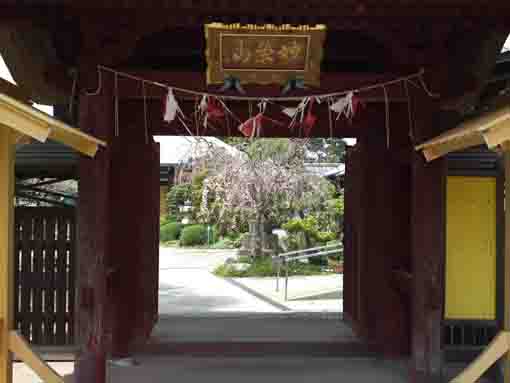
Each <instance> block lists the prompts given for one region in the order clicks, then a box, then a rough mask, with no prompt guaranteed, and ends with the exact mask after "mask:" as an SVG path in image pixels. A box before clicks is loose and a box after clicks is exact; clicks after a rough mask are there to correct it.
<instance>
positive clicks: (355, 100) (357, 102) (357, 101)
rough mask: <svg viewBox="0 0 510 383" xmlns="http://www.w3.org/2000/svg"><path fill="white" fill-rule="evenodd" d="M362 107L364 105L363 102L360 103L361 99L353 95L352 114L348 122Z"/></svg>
mask: <svg viewBox="0 0 510 383" xmlns="http://www.w3.org/2000/svg"><path fill="white" fill-rule="evenodd" d="M364 106H365V103H364V102H363V101H361V99H360V98H359V97H357V96H356V95H353V96H352V114H351V116H349V121H352V119H353V118H354V116H356V112H357V111H358V109H359V108H360V107H364Z"/></svg>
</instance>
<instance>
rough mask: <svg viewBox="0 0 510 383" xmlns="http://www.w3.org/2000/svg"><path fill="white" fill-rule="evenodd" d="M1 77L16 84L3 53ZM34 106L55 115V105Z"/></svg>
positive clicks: (0, 58)
mask: <svg viewBox="0 0 510 383" xmlns="http://www.w3.org/2000/svg"><path fill="white" fill-rule="evenodd" d="M0 77H1V78H3V79H4V80H7V81H9V82H10V83H13V84H16V82H15V81H14V79H13V78H12V76H11V72H9V69H8V68H7V65H5V61H4V59H3V58H2V55H0ZM34 107H35V108H37V109H39V110H41V111H43V112H45V113H48V114H49V115H51V116H53V106H50V105H40V104H34Z"/></svg>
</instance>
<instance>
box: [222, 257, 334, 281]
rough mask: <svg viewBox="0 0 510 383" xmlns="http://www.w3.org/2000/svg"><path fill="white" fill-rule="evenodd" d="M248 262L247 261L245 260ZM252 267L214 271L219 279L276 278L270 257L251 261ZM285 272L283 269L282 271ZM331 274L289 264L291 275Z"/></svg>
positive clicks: (321, 270) (312, 266) (303, 264)
mask: <svg viewBox="0 0 510 383" xmlns="http://www.w3.org/2000/svg"><path fill="white" fill-rule="evenodd" d="M248 260H249V259H248ZM243 261H246V260H243ZM250 263H251V264H250V267H249V268H247V269H246V270H244V271H240V270H235V269H234V268H233V266H232V265H230V264H224V265H221V266H219V267H217V268H216V269H215V270H214V275H217V276H219V277H231V278H232V277H235V278H243V277H274V276H276V272H277V268H276V266H275V265H273V263H272V261H271V259H270V258H269V257H264V258H258V259H256V260H254V261H250ZM282 272H283V269H282ZM324 274H330V273H329V272H326V271H323V268H322V267H320V266H316V265H310V264H306V263H301V262H292V263H290V264H289V275H324Z"/></svg>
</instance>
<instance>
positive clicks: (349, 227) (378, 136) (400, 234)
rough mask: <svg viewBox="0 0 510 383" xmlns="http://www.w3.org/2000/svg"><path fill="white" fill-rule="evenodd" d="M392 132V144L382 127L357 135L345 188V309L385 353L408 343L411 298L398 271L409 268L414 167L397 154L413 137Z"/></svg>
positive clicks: (402, 351) (398, 128) (405, 350)
mask: <svg viewBox="0 0 510 383" xmlns="http://www.w3.org/2000/svg"><path fill="white" fill-rule="evenodd" d="M402 128H404V129H402ZM392 131H393V132H394V135H393V138H392V139H390V146H389V147H388V144H387V137H386V130H385V129H384V126H383V127H381V126H379V127H377V128H376V127H374V129H373V130H372V131H371V132H370V135H367V136H364V137H362V138H360V139H359V140H358V144H357V145H356V148H355V149H353V150H351V151H350V153H349V155H348V161H349V163H348V165H347V170H348V171H349V172H350V173H348V174H347V180H346V191H345V193H346V194H345V198H346V200H345V205H346V223H345V224H346V227H345V234H346V236H347V237H346V238H345V243H346V248H345V255H344V258H345V268H344V274H345V282H346V283H345V285H344V289H345V291H344V296H345V299H346V301H345V303H346V305H345V311H346V313H347V317H348V318H351V319H352V320H353V322H354V324H355V329H356V330H357V332H358V334H359V335H360V336H362V337H363V338H364V339H365V340H366V341H367V342H369V343H370V344H371V345H372V347H373V348H374V349H376V350H378V351H380V352H382V353H383V354H384V355H387V356H393V355H394V356H396V355H403V354H406V353H408V352H409V348H410V311H409V302H408V299H407V297H406V296H405V295H404V294H402V291H401V290H400V289H399V286H397V285H396V284H395V283H394V274H395V273H396V272H399V271H408V270H409V267H410V255H409V253H410V227H409V217H410V203H409V202H408V201H409V198H410V197H409V196H410V194H409V193H410V190H409V185H410V183H409V177H410V169H409V163H408V162H407V163H406V162H403V161H401V160H400V159H399V158H397V157H396V156H394V153H396V152H400V149H401V148H402V147H404V148H408V147H409V141H408V138H407V135H406V133H407V127H401V126H394V127H393V129H392ZM397 132H399V133H398V135H397Z"/></svg>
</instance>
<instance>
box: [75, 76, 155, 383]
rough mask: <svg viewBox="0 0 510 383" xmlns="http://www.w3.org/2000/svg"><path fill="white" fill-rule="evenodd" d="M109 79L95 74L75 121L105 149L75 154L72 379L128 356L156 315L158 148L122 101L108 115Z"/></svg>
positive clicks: (88, 382)
mask: <svg viewBox="0 0 510 383" xmlns="http://www.w3.org/2000/svg"><path fill="white" fill-rule="evenodd" d="M113 83H114V78H113V75H111V76H110V75H109V74H108V73H103V74H102V84H101V87H100V92H99V94H97V95H86V96H82V99H81V101H80V128H81V129H82V130H85V131H87V132H90V133H93V134H94V135H95V136H98V137H101V138H103V139H106V140H107V141H108V148H107V149H106V150H104V151H102V152H100V153H99V154H98V156H97V157H96V159H95V160H94V161H90V160H87V159H81V160H80V184H79V188H80V189H79V196H80V197H79V198H80V199H79V206H78V230H79V237H78V238H79V240H78V246H79V253H78V256H79V269H78V273H79V289H78V307H77V310H76V311H77V320H78V335H79V339H80V341H81V344H80V345H79V346H80V352H79V355H78V363H77V368H76V381H77V382H78V383H92V382H94V383H96V382H103V381H104V376H105V357H112V358H122V357H127V356H129V355H130V354H131V353H132V351H133V347H134V346H135V345H137V344H140V343H143V342H144V341H145V340H146V339H147V337H148V336H149V335H150V332H151V330H152V328H153V326H154V324H155V322H156V319H157V299H158V255H159V254H158V251H159V246H158V245H159V238H158V236H159V177H158V175H159V152H158V150H157V146H156V145H155V144H154V143H153V141H152V137H150V136H149V135H148V132H147V130H146V129H145V127H144V126H140V125H139V124H138V125H137V124H134V125H133V122H132V121H129V120H123V119H122V116H123V113H122V110H123V109H122V108H123V107H129V105H128V106H126V105H122V104H121V103H119V105H118V107H119V113H118V115H117V117H118V119H117V118H116V110H115V109H116V108H115V107H114V106H115V98H114V97H113V94H112V93H113V92H112V89H113ZM140 113H143V110H140ZM116 122H117V123H116Z"/></svg>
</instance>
